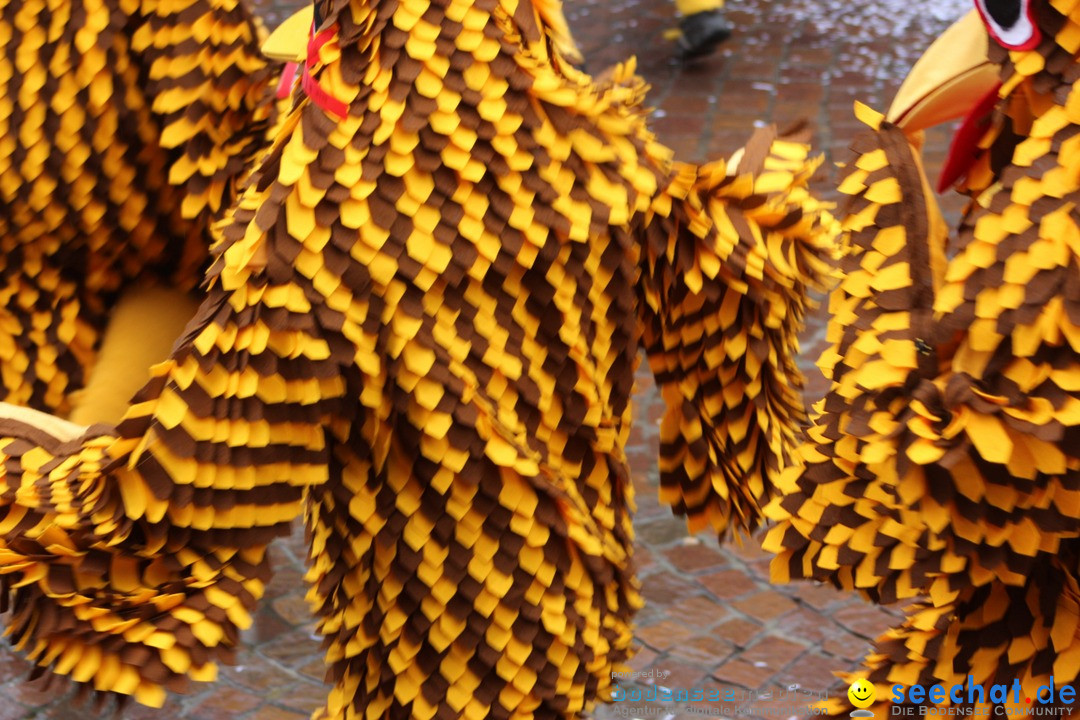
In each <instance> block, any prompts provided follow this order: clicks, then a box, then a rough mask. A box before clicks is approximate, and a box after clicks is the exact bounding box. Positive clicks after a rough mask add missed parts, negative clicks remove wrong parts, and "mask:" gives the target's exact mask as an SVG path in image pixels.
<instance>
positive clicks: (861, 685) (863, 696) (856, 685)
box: [847, 678, 876, 708]
mask: <svg viewBox="0 0 1080 720" xmlns="http://www.w3.org/2000/svg"><path fill="white" fill-rule="evenodd" d="M875 694H876V691H875V689H874V686H873V684H872V683H870V682H869V681H867V680H864V679H863V678H859V679H858V680H856V681H855V682H853V683H851V687H849V688H848V691H847V696H848V700H850V701H851V704H852V705H854V706H855V707H857V708H866V707H870V706H871V705H873V704H874V695H875Z"/></svg>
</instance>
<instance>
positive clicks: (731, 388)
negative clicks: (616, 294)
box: [641, 131, 836, 534]
mask: <svg viewBox="0 0 1080 720" xmlns="http://www.w3.org/2000/svg"><path fill="white" fill-rule="evenodd" d="M729 167H730V166H729V165H726V164H725V163H722V162H721V163H714V164H710V165H706V166H704V167H701V168H694V167H689V166H681V167H679V168H678V169H677V171H676V173H675V174H674V175H673V176H672V178H671V182H670V185H669V186H668V188H667V190H666V192H664V193H661V194H660V196H659V197H658V199H657V201H656V202H655V203H654V205H653V209H652V213H653V214H652V215H651V217H650V218H649V223H648V226H647V228H646V240H645V244H644V250H643V252H644V253H645V257H644V258H643V267H644V272H643V277H642V285H643V296H644V302H642V303H641V307H642V313H643V318H642V324H643V326H644V344H645V348H646V350H647V352H648V355H649V363H650V365H651V367H652V370H653V373H654V375H655V376H656V381H657V384H658V385H659V386H660V391H661V393H662V394H663V397H664V400H665V403H666V405H667V411H666V414H665V416H664V419H663V421H662V424H661V438H660V442H661V446H660V473H661V476H660V482H661V489H660V495H661V499H662V500H664V501H666V502H668V503H670V504H671V505H672V506H673V507H674V509H675V511H676V512H677V513H678V514H681V515H686V516H687V520H688V523H689V526H690V528H691V530H694V531H696V530H700V529H703V528H705V527H710V526H711V527H712V528H713V529H714V530H715V531H716V532H718V533H721V534H723V533H725V532H727V530H728V529H729V528H730V527H732V526H734V527H735V528H736V529H741V530H747V531H749V530H751V529H753V528H754V527H755V526H756V525H757V522H758V519H759V515H760V504H761V502H762V501H763V500H764V499H766V498H768V497H769V496H770V495H771V494H772V484H773V481H774V479H775V476H776V474H777V473H778V472H779V471H780V470H781V469H782V468H783V467H784V466H786V465H787V464H788V462H789V456H790V454H791V451H792V447H793V444H794V443H795V438H796V434H797V431H798V427H799V424H800V422H801V421H802V420H803V417H804V412H803V402H802V397H801V392H800V390H801V387H802V374H801V373H800V371H799V369H798V368H797V367H796V365H795V353H796V352H797V350H798V340H797V334H798V332H799V330H800V329H801V327H802V323H803V317H804V314H805V311H806V308H807V305H808V299H807V293H808V292H809V290H810V289H811V288H814V287H819V286H820V285H821V283H822V280H823V278H824V277H825V276H826V275H828V273H829V257H830V256H831V254H832V252H833V247H834V245H833V239H834V237H835V234H836V230H835V221H833V219H832V217H831V216H830V215H829V214H828V212H827V211H826V209H825V207H824V206H823V205H822V204H820V203H818V202H817V201H816V200H815V199H814V198H813V197H812V196H811V195H810V194H809V192H808V190H807V187H806V185H807V182H808V180H809V177H810V175H811V174H812V173H813V171H814V169H815V168H816V167H817V163H815V162H808V161H807V148H806V147H805V146H803V145H801V144H798V143H795V142H791V141H787V140H783V139H779V138H777V137H776V135H775V132H773V131H762V132H760V133H759V134H757V135H755V137H754V138H753V139H752V141H751V142H750V143H749V144H748V146H747V147H746V148H745V150H744V152H743V153H742V159H741V161H740V162H739V164H738V168H737V172H735V171H732V172H731V173H729V172H728V170H729Z"/></svg>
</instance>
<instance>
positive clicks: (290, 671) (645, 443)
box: [0, 0, 971, 720]
mask: <svg viewBox="0 0 1080 720" xmlns="http://www.w3.org/2000/svg"><path fill="white" fill-rule="evenodd" d="M728 3H729V5H728V16H729V18H730V19H731V21H732V22H733V23H734V25H735V26H736V28H737V29H736V34H735V36H734V37H733V38H732V39H731V40H730V41H728V43H727V44H726V45H725V46H724V47H723V48H722V50H721V51H720V52H719V53H718V54H717V55H715V56H713V57H711V58H708V59H706V60H705V61H703V62H700V63H698V64H696V65H694V66H692V67H682V66H680V65H678V64H674V63H672V62H671V59H670V58H671V52H672V46H671V45H670V44H668V43H667V42H665V41H664V40H663V39H662V35H663V31H664V30H665V28H667V27H670V26H672V25H673V24H674V21H673V15H672V13H673V9H672V5H673V4H672V3H671V2H669V0H615V1H614V2H611V1H606V0H567V9H568V15H569V17H570V20H571V27H572V29H573V31H574V33H575V35H576V36H577V38H578V40H579V42H580V43H581V45H582V49H583V50H584V52H585V54H586V57H587V59H588V68H589V69H590V70H591V71H592V72H598V71H600V70H602V69H603V68H605V67H607V66H608V65H610V64H612V63H614V62H618V61H621V60H624V59H625V58H626V57H627V56H628V55H630V54H631V53H637V56H638V63H639V64H638V69H639V71H640V72H641V73H642V74H643V75H644V76H645V77H646V78H647V79H648V81H649V82H650V83H651V85H652V90H651V92H650V95H649V100H650V104H651V105H652V106H654V107H655V108H657V110H656V113H655V115H654V123H653V125H654V127H655V129H656V131H657V132H658V134H659V136H660V138H661V140H663V141H665V142H666V143H667V144H669V145H670V146H672V147H673V148H674V149H675V150H676V152H677V153H678V155H679V157H681V158H683V159H686V160H697V161H700V160H704V159H706V158H709V157H715V156H717V155H719V154H726V153H729V152H731V151H732V150H734V149H735V148H737V147H738V146H739V145H740V144H741V143H742V142H744V141H745V139H746V138H747V136H748V135H749V133H750V132H751V131H752V129H753V127H754V126H755V125H757V124H760V123H762V122H776V123H778V124H781V125H784V124H788V123H791V122H793V121H796V120H798V119H800V118H807V119H809V120H810V121H811V123H812V124H813V126H814V141H813V142H814V145H815V147H816V148H818V149H819V150H821V151H823V152H824V153H825V155H826V159H827V163H826V165H825V166H824V167H823V168H822V170H821V171H820V172H819V175H818V177H817V178H816V181H815V182H816V184H817V189H818V191H819V192H821V193H823V194H826V195H828V194H830V188H831V183H832V182H833V181H834V179H835V176H836V171H835V169H834V168H833V167H832V163H833V161H834V160H836V159H839V158H842V157H843V150H844V149H845V148H846V144H847V142H848V140H849V139H850V137H851V136H852V135H853V134H854V132H855V131H856V130H857V128H858V126H857V124H856V122H855V120H854V118H853V115H852V104H853V102H854V101H855V100H856V99H859V100H862V101H863V102H866V103H868V104H870V105H872V106H874V107H877V108H882V109H883V108H884V106H885V105H886V103H887V100H888V99H889V98H890V97H891V96H892V93H893V92H894V91H895V88H896V87H897V85H898V82H899V79H900V78H902V77H903V75H904V74H905V73H906V72H907V69H908V67H909V66H910V64H911V63H912V62H913V61H914V59H915V58H916V57H917V56H918V54H919V53H920V52H921V50H922V48H924V47H925V46H926V45H927V44H928V43H929V41H930V39H932V38H933V37H934V36H935V35H936V34H937V33H939V32H940V31H941V30H942V29H943V28H944V27H945V26H946V25H947V24H948V23H949V22H950V21H951V20H952V19H954V18H955V17H957V16H959V14H960V13H961V12H963V11H964V10H966V9H967V8H968V7H970V5H971V3H970V0H906V1H905V2H897V0H728ZM297 4H298V3H297V1H296V0H261V1H260V2H259V5H260V12H261V13H262V15H263V17H264V18H265V19H266V21H267V24H268V25H270V26H274V25H276V24H277V23H278V22H279V21H280V20H281V19H282V18H283V17H284V14H285V13H286V12H287V11H288V10H289V8H291V7H296V6H297ZM947 139H948V133H947V131H945V130H938V131H932V132H931V133H930V134H929V135H928V138H927V158H928V165H929V167H930V168H931V169H934V168H935V167H936V166H937V165H938V164H939V163H940V159H941V156H942V154H943V152H944V148H945V146H946V143H947ZM949 207H950V208H952V212H954V213H955V211H956V208H957V207H958V206H957V205H956V203H952V204H951V205H950V206H949ZM822 326H823V313H820V312H819V313H818V314H817V316H815V318H813V319H812V322H811V324H810V328H809V329H808V332H807V339H806V342H805V347H804V351H805V358H806V367H807V369H808V372H811V373H813V360H814V359H815V358H816V357H817V356H818V354H819V353H820V351H821V350H822V349H823V339H822V335H823V333H822ZM821 385H822V383H821V382H820V379H818V380H817V381H813V379H812V382H811V384H810V388H809V390H808V394H809V395H811V396H815V395H818V394H820V392H821ZM637 400H638V405H637V422H636V427H635V429H634V432H633V435H632V439H631V445H630V448H629V457H630V462H631V466H632V469H633V476H634V482H635V486H636V489H637V498H638V499H637V505H638V511H637V521H636V522H637V533H638V550H637V562H638V566H639V572H640V577H641V580H642V583H643V594H644V596H645V598H646V602H647V605H646V607H645V608H644V609H643V610H642V611H641V613H640V615H639V616H638V625H637V641H638V644H639V645H640V651H639V652H638V654H637V656H636V658H635V660H634V661H633V663H632V666H633V668H634V669H635V670H637V671H641V672H643V673H651V674H654V675H658V676H659V678H661V680H660V682H661V684H662V685H664V686H668V687H672V688H693V687H705V688H714V687H715V688H718V689H722V690H726V689H732V690H734V692H735V698H736V699H735V701H734V702H728V703H721V704H723V705H725V710H726V711H728V712H733V711H735V710H736V708H738V709H739V710H740V711H741V712H742V713H746V714H754V715H766V716H768V717H776V716H775V715H770V714H768V713H767V711H763V710H761V708H767V707H769V705H768V704H767V703H766V702H764V701H761V700H758V701H756V702H751V701H750V700H749V699H748V698H749V691H751V690H756V691H758V692H765V691H768V690H774V691H775V690H781V689H783V690H785V691H787V689H788V688H790V687H791V686H792V685H796V684H797V685H799V686H800V688H802V689H803V690H804V691H814V692H822V691H825V690H826V689H830V688H831V689H833V690H834V691H835V690H836V684H835V679H834V678H833V676H832V672H833V671H835V670H844V669H848V668H851V667H852V666H854V664H855V662H856V660H857V659H858V658H859V657H860V656H861V654H862V653H863V652H864V651H865V650H866V649H867V647H868V642H869V639H871V638H873V637H875V636H876V635H877V634H879V633H880V632H881V631H882V630H884V629H885V628H886V627H887V626H888V625H889V624H890V620H891V617H892V616H891V615H890V613H889V611H886V610H883V609H880V608H875V607H872V606H869V605H867V604H864V603H862V602H860V601H858V600H857V599H854V598H851V597H848V596H845V595H843V594H841V593H838V592H836V591H834V590H833V589H831V588H827V587H815V586H813V585H810V584H797V585H792V586H785V587H773V586H771V585H770V584H769V582H768V562H769V560H768V557H767V556H766V555H765V554H764V553H762V552H761V551H759V550H756V549H755V547H754V545H753V543H752V542H751V543H749V544H748V545H747V546H745V547H741V548H740V547H738V546H736V545H734V544H727V545H723V546H721V545H719V544H718V543H717V541H716V539H715V538H713V537H708V536H699V537H690V536H688V535H687V533H686V530H685V528H684V525H683V523H682V521H681V520H679V519H676V518H673V517H672V516H671V513H670V512H669V510H668V509H667V508H666V507H663V506H661V505H660V504H659V503H658V501H657V497H656V496H657V471H656V457H657V434H658V425H657V422H658V418H659V417H660V414H661V412H662V408H661V403H660V399H659V397H658V395H657V393H656V392H655V389H654V386H653V383H652V381H651V379H650V378H649V377H648V376H647V374H644V373H643V374H641V375H640V378H639V390H638V396H637ZM273 555H274V558H275V561H276V568H277V573H276V575H275V577H274V580H273V582H272V583H271V585H270V587H269V589H268V591H267V595H266V598H265V599H264V600H263V602H262V604H261V606H260V609H259V611H258V615H257V618H256V621H255V625H254V627H253V628H252V629H251V630H250V631H248V632H247V633H246V634H245V636H244V647H243V649H242V650H241V651H240V652H239V653H238V663H239V664H238V665H236V666H234V667H225V668H223V669H222V672H221V676H220V679H219V680H218V681H217V682H216V683H214V684H210V685H200V686H198V687H196V688H194V691H193V693H192V694H190V695H186V696H171V697H170V698H169V700H168V703H167V704H166V706H165V707H164V708H163V709H161V710H150V709H146V708H138V707H129V708H127V709H125V710H124V712H123V714H122V716H123V717H124V718H130V719H131V720H137V719H142V718H186V719H191V720H216V719H217V718H236V719H237V720H301V719H302V718H306V717H307V716H308V714H309V713H310V712H311V711H312V710H314V709H315V708H316V707H317V706H318V705H319V704H320V703H321V700H322V698H323V697H324V692H325V690H324V686H323V684H322V678H323V663H322V658H321V655H320V653H319V643H318V640H317V638H316V637H315V635H314V623H313V621H312V619H311V616H310V615H309V612H308V608H307V605H306V603H305V601H304V584H303V580H302V577H303V558H304V544H303V536H302V531H300V530H299V529H297V531H296V532H295V533H294V534H293V536H292V537H291V538H290V539H289V540H287V541H285V542H279V543H278V544H277V545H276V546H275V547H274V549H273ZM29 669H30V668H29V665H28V664H27V663H26V662H25V661H23V660H21V659H20V658H18V657H17V656H16V655H15V654H14V653H12V652H11V651H9V650H7V649H0V720H14V719H16V718H36V719H37V718H39V719H41V720H44V719H45V718H49V719H56V720H69V719H72V718H98V717H101V718H105V717H109V716H110V712H109V711H107V710H105V711H95V710H93V709H91V708H88V707H86V706H84V705H81V704H79V703H76V702H74V701H73V699H72V698H71V697H69V696H68V695H67V694H66V692H65V691H63V690H60V691H49V690H42V689H41V688H40V687H38V686H37V685H36V684H35V685H34V686H31V685H28V684H26V683H24V682H23V678H25V676H26V674H27V672H28V671H29ZM665 673H666V675H665ZM650 682H651V680H649V679H640V678H639V679H638V680H637V681H636V683H637V684H636V685H635V684H634V683H628V684H624V687H626V688H628V689H629V688H633V687H638V688H640V687H641V686H642V685H643V684H644V685H647V684H649V683H650ZM773 702H774V703H775V705H774V710H780V709H781V708H780V705H782V704H783V703H784V702H785V701H783V700H774V701H773ZM721 704H718V703H706V705H711V706H712V707H713V708H714V710H713V712H717V708H719V707H720V705H721ZM751 706H753V707H751ZM695 709H697V710H699V711H700V710H701V709H702V706H701V705H700V704H699V705H698V707H697V708H691V707H687V706H686V705H685V704H682V705H678V704H671V703H668V704H664V703H645V702H641V703H633V702H625V703H622V704H617V705H614V706H610V707H604V708H600V709H599V710H598V711H597V717H598V718H610V717H614V716H630V717H665V716H666V717H668V718H676V717H695V716H696V717H700V714H698V715H694V714H693V710H695ZM791 714H795V713H786V714H781V715H780V717H787V715H791Z"/></svg>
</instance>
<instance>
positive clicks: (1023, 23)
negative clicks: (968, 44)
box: [975, 0, 1042, 50]
mask: <svg viewBox="0 0 1080 720" xmlns="http://www.w3.org/2000/svg"><path fill="white" fill-rule="evenodd" d="M1033 2H1038V0H975V7H977V8H978V9H979V14H980V15H982V19H983V22H984V23H986V29H987V30H989V31H990V35H991V37H993V38H994V39H995V40H997V41H998V43H999V44H1001V45H1003V46H1004V47H1006V48H1008V49H1010V50H1032V49H1034V48H1035V46H1037V45H1038V44H1039V41H1040V40H1042V34H1041V33H1040V32H1039V28H1038V27H1037V26H1036V25H1035V16H1034V11H1033V10H1032V8H1031V4H1032V3H1033Z"/></svg>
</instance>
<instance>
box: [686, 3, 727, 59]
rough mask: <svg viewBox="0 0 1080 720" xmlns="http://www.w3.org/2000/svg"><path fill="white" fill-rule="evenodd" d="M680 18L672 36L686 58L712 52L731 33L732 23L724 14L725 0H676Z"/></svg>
mask: <svg viewBox="0 0 1080 720" xmlns="http://www.w3.org/2000/svg"><path fill="white" fill-rule="evenodd" d="M675 8H676V9H677V10H678V12H679V15H680V19H679V27H678V29H677V30H673V31H672V38H673V39H674V40H675V42H676V43H677V44H678V46H679V54H680V56H681V58H682V59H683V60H693V59H695V58H699V57H704V56H705V55H708V54H710V53H712V52H713V51H714V50H716V48H717V47H718V46H719V45H720V43H722V42H724V41H725V40H727V39H728V38H729V37H731V24H730V23H729V22H728V21H727V19H726V18H725V17H724V10H723V8H724V0H675Z"/></svg>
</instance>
